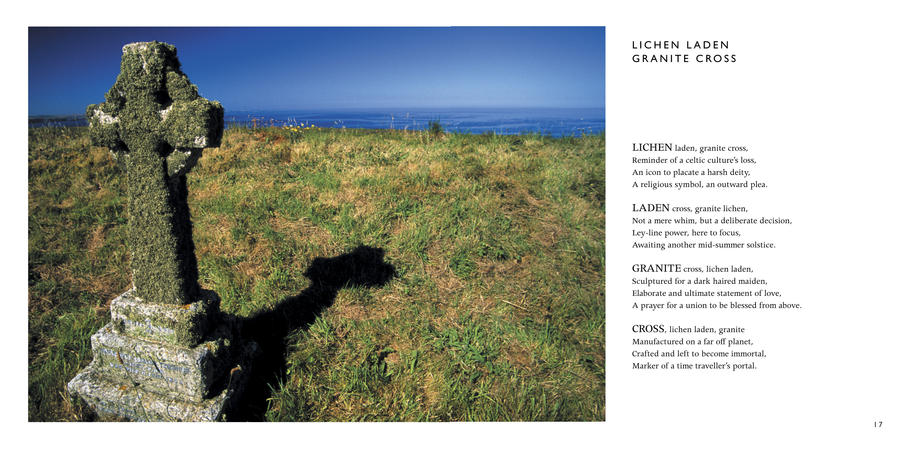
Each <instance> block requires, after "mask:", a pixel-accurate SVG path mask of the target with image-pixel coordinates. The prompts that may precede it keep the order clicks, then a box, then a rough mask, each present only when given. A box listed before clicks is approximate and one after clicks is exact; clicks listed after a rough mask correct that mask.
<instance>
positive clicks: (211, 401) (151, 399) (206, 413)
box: [67, 343, 257, 422]
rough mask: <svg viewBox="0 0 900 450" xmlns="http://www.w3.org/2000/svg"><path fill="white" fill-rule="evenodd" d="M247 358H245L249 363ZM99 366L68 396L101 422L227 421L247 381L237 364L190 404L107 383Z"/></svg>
mask: <svg viewBox="0 0 900 450" xmlns="http://www.w3.org/2000/svg"><path fill="white" fill-rule="evenodd" d="M256 351H257V349H256V344H253V343H250V344H249V345H246V346H245V349H244V353H245V354H247V355H252V354H254V353H256ZM249 359H250V358H247V360H249ZM100 364H102V363H101V362H100V361H99V360H97V359H95V360H94V361H93V362H91V364H89V365H88V366H87V367H85V369H84V370H83V371H81V372H79V373H78V375H76V376H75V378H73V379H72V381H69V384H68V386H67V387H68V389H69V392H70V393H73V394H78V395H79V396H80V397H81V398H82V399H83V400H84V401H85V402H86V403H87V404H88V405H89V406H90V407H91V408H92V409H93V410H94V411H95V412H96V413H97V415H98V416H100V418H101V419H112V418H121V417H124V418H126V419H129V420H133V421H139V422H148V421H149V422H212V421H217V420H222V419H226V418H227V415H228V412H229V411H230V410H232V407H233V402H234V401H236V400H237V399H239V398H240V395H241V393H242V392H243V390H244V388H245V387H246V384H247V380H248V379H249V375H250V374H249V370H250V369H249V367H248V363H245V364H239V365H237V366H235V369H233V371H232V372H231V373H230V374H228V378H229V379H228V380H227V384H226V385H224V386H223V387H222V391H221V392H220V393H219V394H218V395H216V396H214V397H211V398H206V399H201V400H199V401H191V400H189V399H187V398H186V397H184V396H180V395H178V394H177V393H169V394H161V393H157V392H152V391H148V390H146V389H143V388H142V387H141V386H140V385H136V386H135V385H132V384H131V383H130V382H128V383H126V384H123V383H122V380H118V379H115V380H113V379H108V378H107V377H105V376H104V375H105V373H104V372H105V371H103V370H98V365H100Z"/></svg>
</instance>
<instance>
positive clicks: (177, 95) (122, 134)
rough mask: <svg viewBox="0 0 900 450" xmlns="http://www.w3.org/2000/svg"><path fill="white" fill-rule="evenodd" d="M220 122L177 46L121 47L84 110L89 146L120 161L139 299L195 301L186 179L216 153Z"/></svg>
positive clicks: (215, 108) (218, 112)
mask: <svg viewBox="0 0 900 450" xmlns="http://www.w3.org/2000/svg"><path fill="white" fill-rule="evenodd" d="M223 115H224V110H223V109H222V105H221V104H219V102H214V101H213V102H211V101H209V100H207V99H205V98H202V97H200V95H199V94H198V92H197V87H196V86H194V85H193V84H191V82H190V81H189V80H188V77H187V76H186V75H185V74H184V73H182V72H181V64H180V63H179V61H178V58H177V56H176V51H175V47H173V46H172V45H169V44H165V43H161V42H156V41H154V42H136V43H132V44H128V45H126V46H125V47H123V48H122V65H121V71H120V73H119V76H118V78H117V79H116V82H115V84H113V86H112V88H110V90H109V92H107V93H106V101H105V102H103V103H101V104H99V105H90V106H88V107H87V118H88V121H89V124H90V128H91V139H92V141H93V143H94V144H95V145H98V146H105V147H108V148H109V149H110V150H111V151H112V152H113V155H114V156H115V157H116V159H118V160H120V161H122V162H124V166H125V169H126V174H127V184H128V187H127V189H128V201H129V205H128V210H129V222H128V227H129V232H128V241H129V246H130V247H131V253H132V260H131V266H132V274H133V281H134V288H135V290H136V295H137V296H138V297H139V298H141V299H143V300H146V301H151V302H158V303H174V304H185V303H189V302H191V301H193V298H194V297H195V296H196V294H197V290H198V289H199V288H198V287H197V262H196V257H195V256H194V244H193V240H192V238H191V223H190V212H189V210H188V207H187V184H186V178H185V174H186V173H187V172H188V171H189V170H190V169H191V168H192V167H193V166H194V165H195V164H196V163H197V160H198V159H199V158H200V153H201V150H202V149H203V148H205V147H217V146H219V144H220V142H221V139H222V130H223V124H224V123H223Z"/></svg>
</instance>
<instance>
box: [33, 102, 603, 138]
mask: <svg viewBox="0 0 900 450" xmlns="http://www.w3.org/2000/svg"><path fill="white" fill-rule="evenodd" d="M605 116H606V114H605V111H604V109H603V108H577V109H574V108H478V109H474V108H472V109H464V108H459V109H411V108H407V109H403V108H398V109H367V110H353V109H341V110H338V109H335V110H295V111H234V112H229V111H226V113H225V127H226V128H228V127H231V126H254V124H255V125H256V126H284V125H300V124H303V125H304V126H310V125H315V126H316V127H317V128H372V129H393V130H423V129H426V128H428V126H429V123H430V122H432V121H436V122H439V123H440V124H441V126H442V127H443V129H444V130H446V131H450V132H454V133H472V134H482V133H486V132H493V133H496V134H526V133H538V134H542V135H550V136H555V137H561V136H580V135H582V134H599V133H601V132H602V131H604V130H605V129H606V120H605V119H606V117H605ZM28 125H29V127H43V126H85V125H87V122H86V121H85V119H84V117H80V116H57V117H29V119H28Z"/></svg>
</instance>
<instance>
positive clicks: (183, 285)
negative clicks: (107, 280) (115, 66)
mask: <svg viewBox="0 0 900 450" xmlns="http://www.w3.org/2000/svg"><path fill="white" fill-rule="evenodd" d="M87 116H88V119H89V121H90V126H91V137H92V139H93V142H94V144H96V145H101V146H106V147H109V148H110V150H112V152H113V155H114V156H116V159H118V160H119V161H120V162H122V163H123V165H124V166H125V170H126V173H127V175H126V176H127V179H128V187H127V189H128V211H129V219H128V244H129V246H130V248H131V253H132V261H131V266H132V276H133V281H134V287H133V288H132V289H130V290H128V291H127V292H125V293H123V294H122V295H120V296H119V297H117V298H115V299H113V301H112V302H111V303H110V315H111V316H112V321H111V322H110V323H109V324H107V325H106V326H104V327H103V328H101V329H100V330H98V331H97V333H95V334H94V335H93V336H91V350H92V352H93V354H94V359H93V361H92V362H91V363H90V364H89V365H88V366H87V367H86V368H85V369H84V370H82V371H81V372H79V373H78V374H77V375H76V376H75V378H73V379H72V380H71V381H69V383H68V385H67V387H68V390H69V392H70V393H73V394H77V395H78V396H80V397H81V398H82V399H84V400H85V401H86V402H87V403H88V405H90V406H91V407H92V408H93V409H94V410H95V411H96V412H97V413H98V415H100V416H101V417H125V418H128V419H132V420H152V421H164V420H166V421H167V420H180V421H209V420H219V419H222V418H223V416H224V415H226V414H227V412H228V411H230V410H234V409H235V408H237V406H236V403H235V402H236V401H237V400H236V399H238V398H239V396H240V393H241V391H242V390H243V388H244V386H245V385H246V382H247V379H248V372H249V370H250V367H249V365H250V362H251V361H252V360H253V358H254V355H255V354H256V353H257V351H258V348H257V346H256V344H255V343H253V342H239V336H240V330H239V328H240V327H239V326H238V324H237V323H236V321H235V320H234V319H232V318H229V317H228V316H226V315H224V314H221V313H220V311H219V303H220V300H219V297H218V296H217V295H216V294H215V292H212V291H208V290H202V289H200V287H199V285H198V283H197V260H196V257H195V255H194V244H193V240H192V238H191V222H190V212H189V211H188V205H187V181H186V177H185V174H186V173H187V172H188V171H189V170H190V169H191V168H192V167H193V166H194V165H195V164H196V163H197V160H198V159H199V158H200V151H201V150H202V149H203V148H204V147H209V146H217V145H219V142H220V141H221V138H222V125H223V124H222V116H223V109H222V106H221V105H220V104H219V103H218V102H211V101H209V100H206V99H204V98H201V97H200V95H199V94H198V93H197V87H196V86H194V85H192V84H191V83H190V81H188V78H187V76H185V75H184V74H183V73H182V72H181V69H180V64H179V62H178V59H177V57H176V54H175V47H173V46H171V45H169V44H164V43H160V42H138V43H134V44H128V45H126V46H125V47H124V48H123V49H122V70H121V72H120V74H119V77H118V78H117V79H116V82H115V84H114V85H113V87H112V89H110V90H109V92H108V93H107V94H106V102H104V103H102V104H100V105H91V106H89V107H88V108H87Z"/></svg>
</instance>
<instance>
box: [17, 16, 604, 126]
mask: <svg viewBox="0 0 900 450" xmlns="http://www.w3.org/2000/svg"><path fill="white" fill-rule="evenodd" d="M152 40H157V41H162V42H168V43H170V44H173V45H175V47H176V48H177V49H178V57H179V59H180V60H181V66H182V70H183V71H184V73H185V74H187V76H188V77H189V78H190V79H191V81H192V82H193V83H194V84H196V85H197V86H198V87H199V88H200V94H201V95H203V96H204V97H206V98H209V99H211V100H218V101H220V102H222V104H223V105H224V106H225V109H226V113H227V111H229V110H231V111H240V110H244V111H246V110H291V109H293V110H303V109H328V108H354V109H365V108H396V107H407V108H456V107H458V108H466V107H476V108H477V107H560V108H583V107H588V108H589V107H603V106H604V103H605V96H606V95H605V84H606V83H605V59H606V58H605V40H606V39H605V32H604V29H603V28H602V27H593V28H590V27H589V28H579V27H559V28H555V27H549V28H548V27H537V28H530V27H528V28H518V27H497V28H472V27H453V28H34V27H32V28H29V30H28V109H29V110H28V113H29V115H50V114H82V113H83V112H84V109H85V107H86V106H87V105H88V104H91V103H99V102H102V101H103V95H104V94H105V93H106V91H108V90H109V88H110V87H111V86H112V84H113V82H115V79H116V75H117V74H118V73H119V62H120V58H121V54H122V46H123V45H125V44H127V43H129V42H136V41H152Z"/></svg>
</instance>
